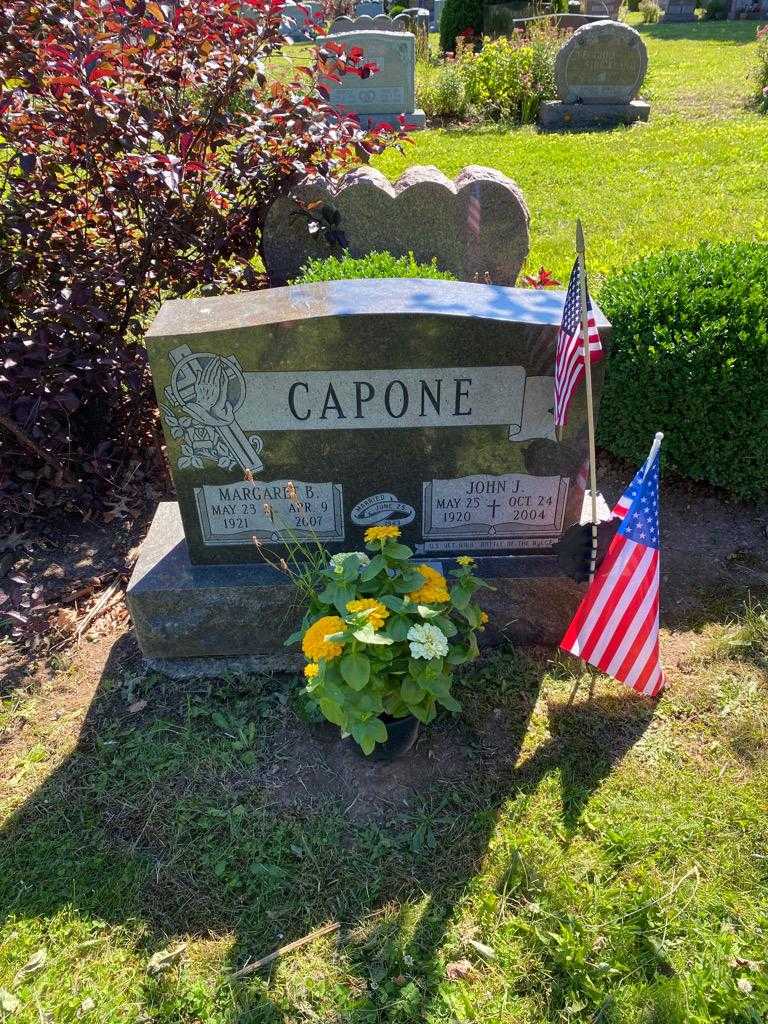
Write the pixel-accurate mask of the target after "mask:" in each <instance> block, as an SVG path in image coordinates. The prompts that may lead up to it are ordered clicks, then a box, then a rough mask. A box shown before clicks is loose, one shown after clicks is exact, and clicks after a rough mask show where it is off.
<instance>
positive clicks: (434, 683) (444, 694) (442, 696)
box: [424, 676, 461, 711]
mask: <svg viewBox="0 0 768 1024" xmlns="http://www.w3.org/2000/svg"><path fill="white" fill-rule="evenodd" d="M450 686H451V683H450V680H449V679H447V678H446V677H445V676H439V677H438V678H437V679H427V680H425V682H424V689H425V690H427V691H428V692H429V693H431V694H432V696H433V697H434V698H435V699H436V700H437V701H438V703H440V704H442V705H443V707H444V708H447V709H448V710H449V711H461V704H460V703H459V702H458V701H457V700H456V698H455V697H454V696H453V694H452V693H451V690H450Z"/></svg>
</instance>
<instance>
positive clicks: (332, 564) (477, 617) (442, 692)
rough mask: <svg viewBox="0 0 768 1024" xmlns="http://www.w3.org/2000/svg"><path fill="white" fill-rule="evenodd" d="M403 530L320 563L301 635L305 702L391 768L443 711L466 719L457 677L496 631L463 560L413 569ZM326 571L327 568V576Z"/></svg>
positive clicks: (296, 639) (373, 537) (383, 531)
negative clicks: (488, 630)
mask: <svg viewBox="0 0 768 1024" xmlns="http://www.w3.org/2000/svg"><path fill="white" fill-rule="evenodd" d="M399 537H400V530H399V529H398V527H396V526H372V527H370V528H369V529H368V530H366V532H365V542H366V552H368V553H366V552H363V551H345V552H341V553H339V554H335V555H333V556H331V557H329V558H328V559H327V561H322V560H321V562H318V561H315V568H314V570H313V571H312V572H311V573H309V574H304V575H303V576H301V577H299V578H298V579H299V585H300V591H301V593H302V594H303V595H304V596H305V597H306V599H307V602H308V607H307V611H306V614H305V616H304V620H303V622H302V626H301V629H300V630H298V632H296V633H294V635H293V636H292V637H290V638H289V639H288V640H287V641H286V643H287V644H291V643H301V648H302V651H303V653H304V657H305V658H306V665H305V667H304V676H305V679H306V692H307V693H308V694H309V696H310V698H311V700H312V701H313V702H314V703H315V704H316V706H317V707H318V708H319V710H320V712H321V713H322V715H323V716H324V717H325V718H326V719H327V720H328V721H329V722H333V723H334V724H335V725H338V726H339V728H340V729H341V731H342V734H343V735H344V736H349V737H351V738H352V740H353V741H354V742H355V743H357V744H358V745H359V746H360V748H361V749H362V751H363V752H364V753H365V754H366V755H367V756H371V755H373V756H374V757H376V758H377V759H381V758H382V757H384V758H387V759H391V758H393V757H395V756H399V755H400V754H402V753H404V752H405V751H406V750H407V749H409V748H410V747H411V746H412V745H413V743H414V742H415V740H416V734H417V731H418V728H419V723H421V722H423V723H424V724H428V723H429V722H431V721H432V720H433V719H434V717H435V715H436V714H437V707H438V705H442V706H443V707H445V708H447V709H448V710H449V711H454V712H455V711H459V710H460V709H461V705H460V703H459V702H458V700H456V698H455V696H454V695H453V694H452V693H451V684H452V677H453V672H454V669H455V668H456V666H457V665H462V664H464V663H465V662H468V661H471V660H472V659H473V658H476V657H477V654H478V647H477V638H476V634H477V632H478V630H482V629H483V627H484V625H485V623H486V622H487V621H488V616H487V614H486V613H485V612H484V611H483V610H482V609H481V608H480V606H479V605H478V604H477V603H476V602H475V600H474V595H475V591H476V590H477V589H478V588H479V587H483V586H487V584H485V583H484V582H483V581H482V580H480V579H478V578H477V577H476V576H475V575H473V572H472V568H473V566H474V559H472V558H471V557H469V556H466V555H465V556H461V557H459V558H457V559H456V563H457V567H456V568H455V569H453V570H451V571H450V572H449V573H448V576H449V577H450V580H449V579H447V578H446V577H445V576H444V575H443V574H442V573H441V572H439V571H438V570H437V569H435V568H434V567H433V566H430V565H427V564H420V565H419V564H414V563H413V562H412V561H411V558H412V556H413V551H412V550H411V548H409V547H408V546H407V545H405V544H401V543H400V542H399ZM321 565H322V567H321Z"/></svg>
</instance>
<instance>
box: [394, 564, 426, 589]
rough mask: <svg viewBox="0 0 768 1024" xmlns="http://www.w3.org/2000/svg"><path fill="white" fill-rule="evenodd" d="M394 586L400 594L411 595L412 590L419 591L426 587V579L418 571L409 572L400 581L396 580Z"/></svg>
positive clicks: (405, 572)
mask: <svg viewBox="0 0 768 1024" xmlns="http://www.w3.org/2000/svg"><path fill="white" fill-rule="evenodd" d="M393 586H394V588H395V590H396V591H397V592H398V594H410V592H411V591H412V590H419V589H420V588H421V587H423V586H424V577H423V576H422V575H421V573H420V572H419V571H418V570H417V569H412V570H410V569H409V570H407V571H404V572H403V575H402V576H400V577H399V579H395V580H394V583H393Z"/></svg>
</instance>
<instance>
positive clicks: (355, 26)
mask: <svg viewBox="0 0 768 1024" xmlns="http://www.w3.org/2000/svg"><path fill="white" fill-rule="evenodd" d="M410 31H412V25H411V23H410V21H409V19H408V18H404V17H403V15H402V14H399V15H398V16H397V17H396V18H391V17H390V16H389V15H388V14H376V15H371V14H362V15H359V16H358V15H355V17H353V18H350V17H349V15H346V14H344V15H341V16H340V17H338V18H335V19H334V21H333V23H332V24H331V29H330V35H338V34H339V33H340V32H410Z"/></svg>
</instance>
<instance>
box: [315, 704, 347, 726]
mask: <svg viewBox="0 0 768 1024" xmlns="http://www.w3.org/2000/svg"><path fill="white" fill-rule="evenodd" d="M318 707H319V708H320V710H321V711H322V713H323V715H324V717H325V718H327V719H328V721H329V722H332V723H333V724H334V725H338V726H339V727H340V728H341V729H346V726H347V714H346V712H345V711H344V710H343V708H341V707H339V705H338V704H337V703H336V702H335V701H332V700H328V699H327V698H323V700H320V701H318Z"/></svg>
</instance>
